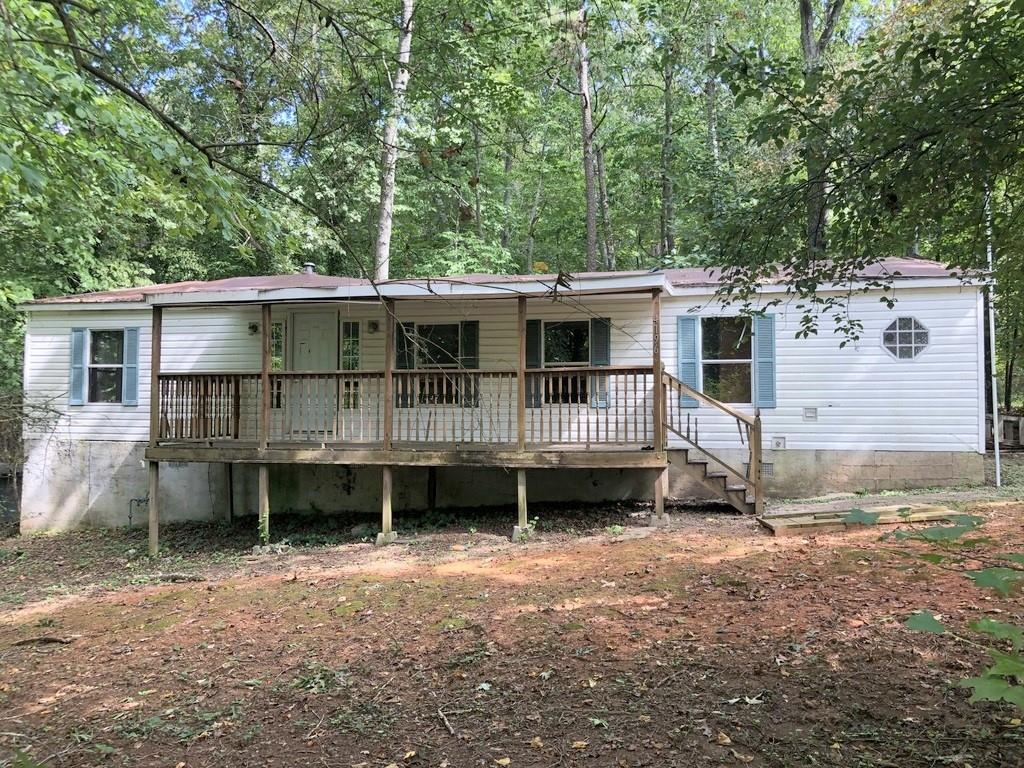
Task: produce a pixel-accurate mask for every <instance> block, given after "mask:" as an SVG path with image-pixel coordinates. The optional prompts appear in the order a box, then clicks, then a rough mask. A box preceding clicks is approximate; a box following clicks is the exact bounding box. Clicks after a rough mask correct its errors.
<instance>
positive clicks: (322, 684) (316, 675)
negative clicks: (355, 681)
mask: <svg viewBox="0 0 1024 768" xmlns="http://www.w3.org/2000/svg"><path fill="white" fill-rule="evenodd" d="M346 685H348V671H347V670H345V669H334V668H332V667H328V666H327V665H325V664H321V663H320V662H312V661H311V662H309V663H307V664H306V666H305V669H304V670H303V671H302V673H300V674H299V675H298V676H297V677H296V678H295V679H294V680H293V681H292V688H295V689H296V690H299V691H307V692H309V693H314V694H321V693H329V692H330V691H333V690H334V689H336V688H342V687H344V686H346Z"/></svg>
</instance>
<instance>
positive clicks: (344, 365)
mask: <svg viewBox="0 0 1024 768" xmlns="http://www.w3.org/2000/svg"><path fill="white" fill-rule="evenodd" d="M341 370H343V371H358V370H359V323H358V321H353V320H344V321H342V323H341Z"/></svg>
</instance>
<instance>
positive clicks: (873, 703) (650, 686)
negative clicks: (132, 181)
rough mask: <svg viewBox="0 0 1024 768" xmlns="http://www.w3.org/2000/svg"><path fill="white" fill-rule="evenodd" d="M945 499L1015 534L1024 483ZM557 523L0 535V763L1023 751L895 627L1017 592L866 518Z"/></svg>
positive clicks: (660, 759) (688, 758) (984, 608)
mask: <svg viewBox="0 0 1024 768" xmlns="http://www.w3.org/2000/svg"><path fill="white" fill-rule="evenodd" d="M971 511H973V512H977V513H980V514H983V515H985V516H986V517H987V518H988V523H987V524H986V526H985V532H986V534H987V535H988V536H989V537H991V540H990V541H989V542H987V543H986V544H984V545H983V546H984V547H992V548H998V551H1005V547H1007V546H1010V545H1012V546H1017V547H1020V545H1021V540H1022V537H1021V526H1022V520H1024V505H1021V504H1015V505H1014V504H1007V503H1005V502H1004V503H1002V504H999V505H990V506H986V505H984V504H978V505H975V506H974V507H973V508H972V510H971ZM631 512H633V514H632V515H631V514H630V513H631ZM545 517H547V519H548V520H549V521H550V520H552V519H553V516H552V515H545V514H544V513H542V520H543V519H545ZM572 519H574V518H573V516H572V515H567V516H566V517H565V518H564V519H559V520H557V525H555V524H549V525H548V526H546V528H547V530H545V529H544V528H542V530H541V533H540V534H539V536H538V537H537V538H536V539H534V540H532V541H530V542H529V543H527V544H514V543H511V542H509V541H508V540H507V539H506V538H502V537H499V535H498V531H502V532H505V533H506V534H507V530H506V529H507V528H508V527H509V526H510V522H511V514H510V513H506V514H505V515H504V517H502V518H493V519H488V518H484V519H482V520H480V521H479V522H478V523H477V525H478V528H479V530H477V529H475V528H470V527H469V526H468V525H466V524H465V523H464V522H463V521H455V520H452V521H441V522H442V523H447V525H446V526H442V527H440V528H438V529H434V530H427V529H425V528H424V529H420V530H418V531H413V535H407V536H406V538H404V539H403V542H402V543H400V544H398V545H393V546H390V547H386V548H383V549H379V550H378V549H374V548H373V547H372V546H371V545H369V544H367V543H363V542H361V541H359V538H360V535H361V533H362V531H360V530H359V529H356V530H355V531H349V530H348V528H347V527H346V528H345V529H344V531H343V533H342V535H340V536H339V535H336V534H335V535H328V534H324V533H316V532H314V533H309V532H307V533H306V534H304V535H300V532H301V530H302V529H301V526H300V524H298V523H292V524H291V525H292V528H291V529H290V530H288V531H282V527H281V521H277V523H276V525H277V526H278V527H276V528H275V536H278V537H280V536H282V535H285V534H288V535H289V536H290V539H291V541H292V544H293V547H292V548H284V551H280V552H269V553H261V554H253V553H252V551H251V546H252V544H253V541H252V535H253V533H254V530H253V529H254V526H252V525H250V521H247V522H246V523H245V527H236V528H234V529H232V528H223V527H212V526H211V527H201V526H189V527H179V528H170V529H168V530H166V531H165V537H164V544H165V555H164V557H162V558H161V559H160V560H159V561H158V562H155V563H154V562H151V561H149V560H148V559H147V558H145V557H144V556H143V554H142V553H143V552H144V546H145V544H144V537H143V534H142V533H141V532H131V533H129V532H123V531H121V532H112V531H105V532H79V533H73V534H65V535H61V536H38V537H30V538H8V539H2V540H0V765H5V766H6V765H25V766H35V765H38V764H43V765H46V766H93V765H96V766H171V767H172V768H175V767H177V768H184V767H186V766H187V767H191V766H246V768H252V767H253V766H286V765H287V766H331V767H332V768H333V767H335V766H337V767H341V768H349V767H350V766H365V767H366V768H385V767H386V766H391V767H392V768H396V767H397V768H405V767H406V766H434V767H435V768H440V767H442V766H449V767H450V768H461V767H462V766H505V765H508V766H513V768H514V766H559V765H566V766H568V765H572V766H583V765H598V766H694V765H714V766H718V765H724V766H728V765H735V766H745V765H750V766H810V765H842V766H899V767H900V768H908V767H912V766H964V767H966V766H973V768H981V767H982V766H1011V765H1021V764H1024V727H1022V726H1021V723H1020V720H1019V719H1016V718H1018V717H1019V714H1018V713H1015V712H1013V711H1012V710H1011V709H1009V708H1008V707H1004V706H1001V705H990V704H981V705H969V704H968V703H967V692H966V691H965V690H964V689H962V688H959V687H957V685H956V683H957V681H958V680H960V679H961V678H963V677H966V676H969V675H970V674H973V673H974V672H975V671H977V669H978V668H979V665H980V663H981V661H982V659H981V656H980V654H979V651H977V650H976V649H974V648H972V647H971V646H970V645H967V644H964V643H961V642H959V641H957V640H956V639H954V638H951V637H949V636H937V635H925V634H917V633H912V632H910V631H908V630H907V629H905V628H904V627H903V625H902V622H903V620H904V619H905V618H906V616H907V615H908V614H910V613H911V612H913V611H914V610H916V609H919V608H926V609H929V610H931V611H933V612H935V613H936V614H941V615H942V616H943V620H944V621H946V622H947V623H948V624H951V625H953V626H963V625H964V624H966V622H967V621H969V620H970V619H972V618H978V617H982V616H998V617H999V618H1000V620H1002V621H1011V622H1020V621H1022V620H1024V616H1022V614H1024V601H1022V599H1021V598H1020V596H1019V595H1018V596H1013V597H1009V598H1005V599H1004V598H999V597H995V596H992V595H990V594H988V593H985V592H981V591H979V590H978V589H976V588H975V587H974V586H973V585H972V584H971V583H970V582H968V581H967V580H966V579H965V578H963V577H962V576H960V575H957V574H955V573H949V572H946V571H942V570H938V569H936V568H935V567H933V566H929V565H927V564H925V563H923V562H921V561H917V560H912V559H908V558H906V557H901V556H900V555H899V554H898V553H896V552H894V550H897V549H906V548H910V547H913V546H916V545H910V544H900V543H894V542H881V541H880V540H879V535H880V533H882V531H880V530H878V529H866V530H864V531H862V532H856V533H847V534H841V535H840V534H833V535H822V536H818V537H815V538H809V539H808V538H784V539H773V538H771V537H770V536H768V535H767V534H766V533H765V532H763V531H762V530H760V529H759V527H758V526H757V524H756V523H755V522H754V521H752V520H750V519H746V518H740V517H736V516H727V515H724V514H721V513H711V512H704V513H676V514H675V515H674V522H673V526H672V528H671V529H670V530H667V531H655V530H652V529H649V528H645V527H643V526H644V519H643V518H642V517H638V516H636V513H635V510H631V509H630V508H617V509H611V510H604V511H601V512H599V513H594V512H593V511H591V512H588V513H586V516H585V519H583V520H580V519H579V518H575V519H576V520H577V522H576V523H575V527H576V529H577V530H575V531H566V530H565V528H566V526H567V525H568V521H569V520H572ZM406 522H407V521H406ZM402 524H403V521H402V520H399V521H398V526H399V527H400V529H401V526H402ZM404 530H405V531H411V528H410V526H409V525H408V524H407V525H406V528H405V529H404ZM994 551H995V550H994ZM21 755H24V756H27V757H28V759H25V758H23V757H21Z"/></svg>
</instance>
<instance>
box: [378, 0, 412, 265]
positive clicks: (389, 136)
mask: <svg viewBox="0 0 1024 768" xmlns="http://www.w3.org/2000/svg"><path fill="white" fill-rule="evenodd" d="M412 12H413V0H402V28H401V30H400V33H399V37H398V72H397V74H396V75H395V81H394V84H393V86H392V103H391V109H390V110H389V111H388V114H387V118H386V120H385V123H384V149H383V150H382V152H381V159H380V209H379V212H378V216H377V246H376V249H375V250H374V257H373V279H374V280H376V281H378V282H379V281H381V280H387V279H388V277H389V275H390V271H391V227H392V225H393V223H394V221H393V220H394V211H395V169H396V165H397V162H398V122H399V120H400V119H401V117H402V112H403V111H404V108H405V89H406V87H407V86H408V84H409V57H410V55H411V53H412Z"/></svg>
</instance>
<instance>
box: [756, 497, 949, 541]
mask: <svg viewBox="0 0 1024 768" xmlns="http://www.w3.org/2000/svg"><path fill="white" fill-rule="evenodd" d="M855 508H857V507H852V508H851V509H840V510H831V511H827V512H820V511H819V512H814V511H810V512H793V511H788V512H784V513H776V514H768V515H763V516H762V517H759V518H757V520H758V522H759V523H761V525H763V526H764V527H765V528H767V529H768V530H770V531H771V532H772V533H773V534H775V535H776V536H800V535H804V534H811V533H829V532H831V531H846V530H851V529H853V530H856V529H862V528H866V527H868V526H866V525H864V524H862V523H847V522H845V521H844V519H843V518H845V517H846V516H847V515H848V514H850V512H851V511H852V510H853V509H855ZM861 509H863V510H864V511H865V512H870V513H872V514H876V515H878V520H877V521H876V522H875V523H874V525H898V524H900V523H930V522H935V521H941V520H949V519H950V516H952V515H959V514H961V513H960V512H957V511H956V510H955V509H949V508H948V507H940V506H937V505H935V504H892V505H890V506H885V507H861Z"/></svg>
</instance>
